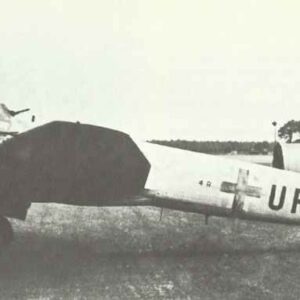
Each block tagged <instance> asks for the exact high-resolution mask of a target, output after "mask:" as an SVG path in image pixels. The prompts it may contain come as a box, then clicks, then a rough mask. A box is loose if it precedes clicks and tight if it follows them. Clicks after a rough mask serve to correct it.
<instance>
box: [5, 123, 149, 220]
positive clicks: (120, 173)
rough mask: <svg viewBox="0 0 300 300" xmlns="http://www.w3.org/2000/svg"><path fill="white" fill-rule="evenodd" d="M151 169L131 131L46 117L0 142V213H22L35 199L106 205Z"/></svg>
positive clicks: (136, 187)
mask: <svg viewBox="0 0 300 300" xmlns="http://www.w3.org/2000/svg"><path fill="white" fill-rule="evenodd" d="M149 169H150V165H149V163H148V161H147V160H146V158H145V157H144V155H143V154H142V153H141V151H140V150H139V149H138V147H137V146H136V144H135V143H134V142H133V141H132V139H131V138H130V137H129V136H128V135H127V134H124V133H122V132H119V131H115V130H111V129H107V128H102V127H97V126H92V125H84V124H80V123H69V122H59V121H57V122H52V123H48V124H46V125H43V126H40V127H37V128H34V129H32V130H30V131H27V132H24V133H22V134H20V135H18V136H16V137H14V138H12V139H9V140H7V141H5V142H4V143H2V144H1V145H0V214H2V215H5V216H8V217H15V218H21V219H24V218H25V217H26V212H27V209H28V207H29V206H30V203H31V202H57V203H65V204H74V205H96V206H97V205H99V206H101V205H107V204H108V203H109V202H112V201H116V200H118V201H120V200H121V199H123V198H124V197H126V196H130V195H134V194H137V193H139V192H140V191H141V190H142V189H143V188H144V185H145V182H146V179H147V176H148V173H149Z"/></svg>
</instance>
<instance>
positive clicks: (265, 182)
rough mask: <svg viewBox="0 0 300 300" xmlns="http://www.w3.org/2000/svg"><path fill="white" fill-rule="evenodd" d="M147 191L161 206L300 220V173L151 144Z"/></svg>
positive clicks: (148, 146)
mask: <svg viewBox="0 0 300 300" xmlns="http://www.w3.org/2000/svg"><path fill="white" fill-rule="evenodd" d="M138 147H139V148H140V150H141V151H142V152H143V153H144V155H145V157H146V158H147V159H148V161H149V162H150V164H151V169H150V173H149V176H148V179H147V182H146V185H145V189H146V194H147V196H148V197H152V198H153V199H154V201H156V202H155V203H156V205H157V206H161V207H169V208H173V209H180V210H186V211H192V212H199V213H203V214H206V215H218V216H228V217H229V216H235V217H237V218H242V219H256V220H262V221H270V222H279V223H291V224H300V174H297V173H294V172H288V171H284V170H278V169H274V168H271V167H266V166H261V165H256V164H251V163H247V162H241V161H235V160H233V159H229V158H228V159H227V158H223V157H218V156H213V155H207V154H201V153H195V152H191V151H185V150H180V149H175V148H170V147H166V146H161V145H155V144H150V143H138Z"/></svg>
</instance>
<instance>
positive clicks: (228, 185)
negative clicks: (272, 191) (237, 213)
mask: <svg viewBox="0 0 300 300" xmlns="http://www.w3.org/2000/svg"><path fill="white" fill-rule="evenodd" d="M248 180H249V170H245V169H239V174H238V179H237V183H232V182H227V181H223V182H222V183H221V192H224V193H232V194H234V200H233V206H232V208H233V209H238V210H241V209H242V208H243V205H244V199H245V196H249V197H255V198H260V197H261V190H262V189H261V187H256V186H251V185H248Z"/></svg>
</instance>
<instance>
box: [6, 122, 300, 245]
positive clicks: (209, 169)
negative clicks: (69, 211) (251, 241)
mask: <svg viewBox="0 0 300 300" xmlns="http://www.w3.org/2000/svg"><path fill="white" fill-rule="evenodd" d="M0 178H1V180H0V214H1V216H2V217H1V219H0V236H1V237H2V240H3V242H4V243H9V242H10V241H11V240H12V237H13V232H12V228H11V226H10V223H9V221H8V220H7V217H9V218H17V219H22V220H25V218H26V214H27V210H28V209H29V207H30V205H31V203H35V202H43V203H48V202H55V203H63V204H70V205H81V206H149V205H150V206H156V207H161V208H169V209H175V210H182V211H186V212H194V213H201V214H204V215H205V216H207V217H209V216H222V217H230V218H231V217H232V218H238V219H249V220H258V221H267V222H277V223H286V224H295V225H299V224H300V174H297V173H295V172H290V171H286V170H281V169H276V168H271V167H266V166H262V165H256V164H251V163H246V162H241V161H235V160H231V159H227V158H221V157H218V156H212V155H207V154H201V153H195V152H191V151H185V150H180V149H174V148H170V147H166V146H160V145H155V144H151V143H146V142H145V143H139V142H134V141H133V140H132V139H131V138H130V136H129V135H127V134H125V133H123V132H120V131H115V130H112V129H107V128H102V127H97V126H92V125H84V124H80V123H69V122H60V121H56V122H52V123H48V124H46V125H43V126H40V127H36V128H34V129H31V130H29V131H26V132H23V133H21V134H19V135H16V136H15V137H13V138H11V139H8V140H6V141H4V142H3V143H2V144H0Z"/></svg>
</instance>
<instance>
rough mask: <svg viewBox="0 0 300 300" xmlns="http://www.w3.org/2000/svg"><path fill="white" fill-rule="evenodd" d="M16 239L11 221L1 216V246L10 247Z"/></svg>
mask: <svg viewBox="0 0 300 300" xmlns="http://www.w3.org/2000/svg"><path fill="white" fill-rule="evenodd" d="M13 238H14V232H13V229H12V226H11V224H10V223H9V221H8V220H7V219H6V218H5V217H3V216H0V243H1V245H8V244H10V243H11V242H12V240H13Z"/></svg>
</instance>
